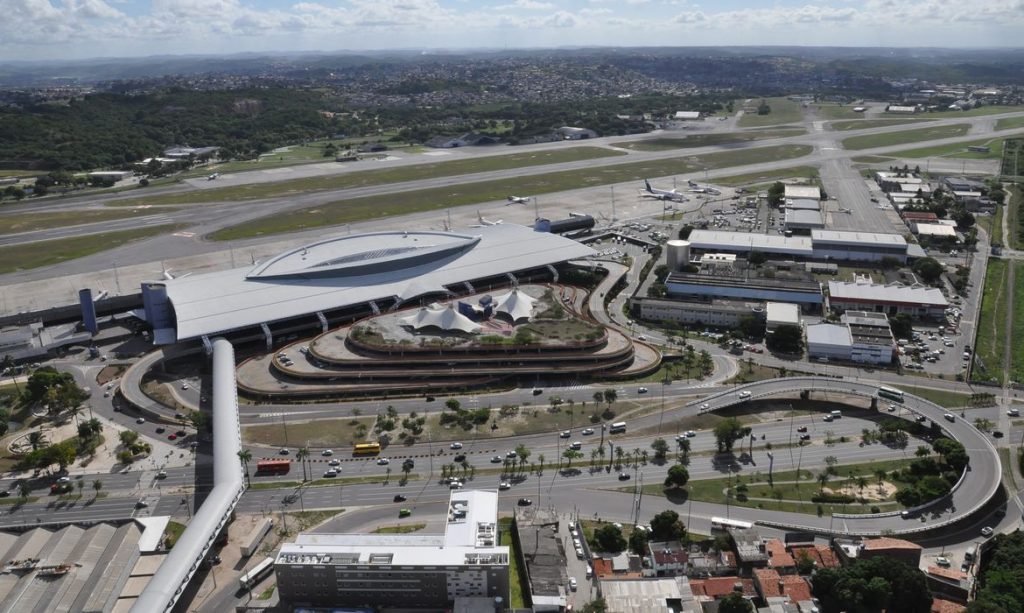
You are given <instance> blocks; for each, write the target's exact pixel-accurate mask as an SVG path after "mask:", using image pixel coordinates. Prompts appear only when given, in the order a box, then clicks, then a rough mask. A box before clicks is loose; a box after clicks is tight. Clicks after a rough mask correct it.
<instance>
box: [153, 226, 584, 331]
mask: <svg viewBox="0 0 1024 613" xmlns="http://www.w3.org/2000/svg"><path fill="white" fill-rule="evenodd" d="M473 232H474V234H473V235H468V234H462V233H454V232H426V231H425V232H376V233H371V234H361V235H353V236H343V237H339V238H335V239H330V240H325V241H321V242H318V243H314V244H311V245H307V246H305V247H302V248H299V249H293V250H291V251H288V252H286V253H283V254H281V255H279V256H277V257H275V258H272V259H271V260H268V261H267V262H262V263H260V264H258V265H256V266H249V267H245V268H236V269H231V270H224V271H220V272H213V273H209V274H200V275H189V276H185V277H179V278H177V279H172V280H169V281H166V282H164V285H165V287H166V290H167V297H168V300H169V302H170V303H171V305H172V306H173V309H174V319H175V328H176V335H175V338H174V339H173V340H176V341H181V340H185V339H191V338H198V337H200V336H203V335H210V336H213V335H215V334H220V333H224V332H228V331H231V330H237V329H240V328H248V327H251V326H258V325H259V324H262V323H271V322H275V321H281V320H287V319H291V318H294V317H301V316H304V315H311V314H314V313H317V312H318V311H330V310H333V309H339V308H343V307H347V306H352V305H358V304H365V303H367V302H369V301H371V300H390V299H392V298H396V297H397V298H398V299H399V300H401V301H407V300H410V299H413V298H417V297H419V296H423V295H426V294H429V293H432V292H444V291H445V289H444V288H445V286H447V285H455V284H461V283H462V282H464V281H472V280H474V279H483V278H486V277H491V276H496V275H502V274H505V273H514V272H517V271H523V270H529V269H534V268H538V267H542V266H546V265H549V264H558V263H560V262H566V261H569V260H575V259H581V258H586V257H588V256H592V255H596V252H595V251H594V250H593V249H591V248H590V247H587V246H586V245H582V244H580V243H578V242H576V241H574V240H572V239H568V238H564V237H562V236H558V235H556V234H549V233H547V232H534V231H533V230H532V229H530V228H526V227H524V226H517V225H515V224H500V225H496V226H487V227H483V228H475V229H474V230H473Z"/></svg>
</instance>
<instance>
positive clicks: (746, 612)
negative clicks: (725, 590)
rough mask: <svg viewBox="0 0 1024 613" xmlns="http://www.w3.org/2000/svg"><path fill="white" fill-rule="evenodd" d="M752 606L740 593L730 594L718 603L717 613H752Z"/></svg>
mask: <svg viewBox="0 0 1024 613" xmlns="http://www.w3.org/2000/svg"><path fill="white" fill-rule="evenodd" d="M753 611H754V605H752V604H750V601H749V600H747V599H746V598H744V597H743V594H742V593H740V592H730V593H729V594H727V595H726V597H725V598H723V599H721V600H719V601H718V613H753Z"/></svg>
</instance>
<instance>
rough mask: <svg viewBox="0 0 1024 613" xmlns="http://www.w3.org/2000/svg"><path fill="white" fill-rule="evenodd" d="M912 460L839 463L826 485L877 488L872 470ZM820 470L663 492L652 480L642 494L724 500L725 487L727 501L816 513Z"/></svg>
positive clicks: (887, 506) (866, 509) (864, 507)
mask: <svg viewBox="0 0 1024 613" xmlns="http://www.w3.org/2000/svg"><path fill="white" fill-rule="evenodd" d="M756 455H757V454H756V453H755V456H756ZM912 461H913V460H912V459H901V460H885V461H881V462H867V463H860V464H844V465H839V466H837V470H838V473H839V474H838V475H836V476H832V477H831V479H830V480H829V482H828V484H826V485H825V487H827V488H831V489H833V490H835V489H839V488H841V487H844V486H847V487H852V488H853V489H854V490H855V491H856V490H857V488H856V486H855V483H854V482H853V481H851V479H855V478H856V477H859V476H863V477H864V478H866V479H867V480H868V485H867V486H866V487H865V488H864V490H863V492H864V493H870V492H871V491H872V488H874V487H877V480H876V479H875V476H874V474H875V471H877V470H884V471H886V472H887V473H891V472H892V471H893V470H896V469H902V468H905V467H906V466H909V465H910V463H911V462H912ZM820 469H821V467H820V466H812V467H809V468H801V469H800V472H799V477H798V473H797V471H795V470H788V471H776V472H774V473H773V474H772V478H773V481H774V487H772V486H770V485H769V484H768V472H767V470H757V471H754V472H753V473H749V474H744V473H740V474H737V475H735V476H733V477H719V478H715V479H697V480H693V481H690V483H689V484H687V486H686V488H685V491H675V490H668V491H666V490H665V489H664V487H663V486H662V485H661V484H657V483H652V484H649V485H645V486H644V493H645V494H651V495H654V496H666V497H668V498H670V499H679V500H685V499H690V500H697V501H702V502H714V503H725V502H726V492H727V490H728V491H729V492H730V496H729V504H731V505H734V506H740V507H747V508H757V509H760V508H763V509H771V510H779V511H790V512H795V513H817V509H818V503H815V502H811V497H812V496H813V495H815V494H817V493H818V491H819V487H820V486H819V484H818V482H817V481H816V480H815V477H816V475H817V474H818V472H820ZM886 480H887V481H888V482H889V483H892V484H895V485H897V486H899V485H902V483H901V482H899V481H893V479H892V477H891V475H890V476H889V477H887V479H886ZM740 483H744V484H746V486H747V488H748V490H747V493H746V494H745V495H739V496H738V495H737V493H736V489H735V488H736V487H737V486H738V485H739V484H740ZM730 488H731V490H730ZM616 489H617V490H619V491H632V489H633V488H632V487H624V488H616ZM857 493H859V492H857ZM821 506H822V507H823V509H824V510H825V512H826V513H827V512H829V509H831V510H832V511H834V512H839V513H871V512H872V511H871V507H872V506H877V507H879V509H880V510H883V511H884V510H895V509H897V508H899V506H900V505H898V503H896V502H895V501H894V500H893V499H892V498H891V497H885V498H882V497H880V500H878V501H874V502H867V503H851V504H847V505H841V504H828V503H823V504H822V505H821Z"/></svg>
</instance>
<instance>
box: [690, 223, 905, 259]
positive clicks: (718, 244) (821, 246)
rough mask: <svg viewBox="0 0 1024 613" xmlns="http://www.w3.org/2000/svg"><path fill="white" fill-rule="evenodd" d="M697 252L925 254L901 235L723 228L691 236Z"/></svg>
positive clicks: (828, 256) (870, 256) (811, 256)
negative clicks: (784, 232) (790, 233)
mask: <svg viewBox="0 0 1024 613" xmlns="http://www.w3.org/2000/svg"><path fill="white" fill-rule="evenodd" d="M688 241H689V243H690V248H691V249H692V250H693V251H697V252H702V253H704V252H706V253H734V254H738V255H744V256H746V255H749V254H750V253H751V252H754V251H758V252H761V253H765V254H768V255H773V254H774V255H784V256H788V257H791V258H795V259H801V260H825V261H847V260H849V261H858V262H872V261H880V260H882V259H883V258H887V257H888V258H893V259H896V260H898V261H899V262H906V260H907V256H908V255H913V256H922V255H924V252H923V251H922V250H921V248H920V247H919V246H917V245H910V244H908V243H907V241H906V239H905V238H903V237H902V236H900V235H899V234H881V233H875V232H847V231H838V230H821V229H813V230H811V235H810V237H807V236H781V235H777V234H775V235H771V234H760V233H753V232H751V233H747V232H725V231H719V230H694V231H693V232H691V233H690V236H689V238H688Z"/></svg>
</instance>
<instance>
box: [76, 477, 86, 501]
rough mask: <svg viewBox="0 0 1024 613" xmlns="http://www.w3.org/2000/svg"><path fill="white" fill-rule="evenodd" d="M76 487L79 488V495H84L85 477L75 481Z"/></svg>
mask: <svg viewBox="0 0 1024 613" xmlns="http://www.w3.org/2000/svg"><path fill="white" fill-rule="evenodd" d="M75 487H76V488H78V497H79V498H81V497H82V490H84V489H85V479H79V480H78V481H75Z"/></svg>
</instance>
